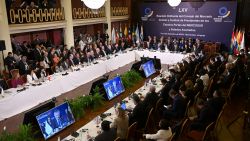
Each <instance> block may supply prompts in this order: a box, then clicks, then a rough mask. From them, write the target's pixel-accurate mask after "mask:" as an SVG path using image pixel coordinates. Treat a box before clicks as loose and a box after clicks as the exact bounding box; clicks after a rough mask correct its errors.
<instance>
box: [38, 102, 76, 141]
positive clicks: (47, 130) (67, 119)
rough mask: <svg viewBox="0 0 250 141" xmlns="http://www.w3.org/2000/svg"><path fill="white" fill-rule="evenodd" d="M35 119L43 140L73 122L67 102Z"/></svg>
mask: <svg viewBox="0 0 250 141" xmlns="http://www.w3.org/2000/svg"><path fill="white" fill-rule="evenodd" d="M36 119H37V122H38V124H39V126H40V129H41V131H42V134H43V136H44V138H45V140H46V139H48V138H49V137H51V136H53V135H54V134H56V133H58V132H59V131H61V130H63V129H64V128H66V127H68V126H69V125H71V124H73V123H74V122H75V119H74V116H73V114H72V111H71V109H70V107H69V104H68V103H67V102H65V103H63V104H61V105H59V106H57V107H55V108H53V109H50V110H48V111H46V112H44V113H42V114H40V115H38V116H36Z"/></svg>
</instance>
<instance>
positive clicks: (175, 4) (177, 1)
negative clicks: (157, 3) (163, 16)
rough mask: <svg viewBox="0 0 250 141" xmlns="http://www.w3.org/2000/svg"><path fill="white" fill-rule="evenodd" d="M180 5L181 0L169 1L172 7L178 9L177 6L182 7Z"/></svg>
mask: <svg viewBox="0 0 250 141" xmlns="http://www.w3.org/2000/svg"><path fill="white" fill-rule="evenodd" d="M180 3H181V0H168V4H169V5H170V6H171V7H176V6H178V5H180Z"/></svg>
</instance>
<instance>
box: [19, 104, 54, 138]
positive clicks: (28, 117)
mask: <svg viewBox="0 0 250 141" xmlns="http://www.w3.org/2000/svg"><path fill="white" fill-rule="evenodd" d="M54 107H55V102H54V101H49V102H46V103H44V104H41V105H39V106H38V107H36V108H34V109H32V110H30V111H28V112H26V113H25V114H24V118H23V124H24V125H28V124H31V125H32V130H33V131H39V130H40V129H39V125H38V124H37V120H36V116H38V115H40V114H41V113H43V112H46V111H48V110H49V109H52V108H54ZM35 137H39V138H40V137H42V133H41V132H37V133H36V135H35Z"/></svg>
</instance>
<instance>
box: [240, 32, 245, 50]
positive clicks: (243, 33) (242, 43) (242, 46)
mask: <svg viewBox="0 0 250 141" xmlns="http://www.w3.org/2000/svg"><path fill="white" fill-rule="evenodd" d="M241 49H245V31H243V32H242V36H241V43H240V46H239V51H240V50H241Z"/></svg>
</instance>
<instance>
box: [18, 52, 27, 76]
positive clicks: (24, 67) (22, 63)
mask: <svg viewBox="0 0 250 141" xmlns="http://www.w3.org/2000/svg"><path fill="white" fill-rule="evenodd" d="M18 68H19V73H20V75H24V74H27V71H28V70H29V65H28V63H27V57H26V56H22V59H21V61H20V62H19V63H18Z"/></svg>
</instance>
